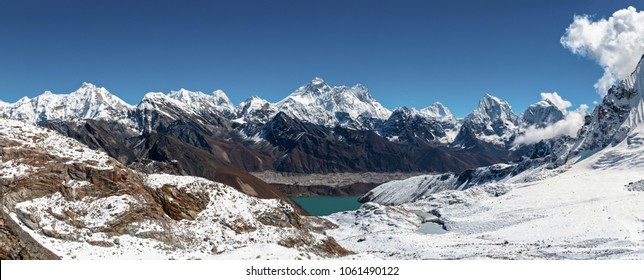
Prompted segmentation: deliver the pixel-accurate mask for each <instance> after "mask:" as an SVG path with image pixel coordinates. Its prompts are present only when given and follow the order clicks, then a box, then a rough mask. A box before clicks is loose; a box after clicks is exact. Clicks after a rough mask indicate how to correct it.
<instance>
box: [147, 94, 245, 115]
mask: <svg viewBox="0 0 644 280" xmlns="http://www.w3.org/2000/svg"><path fill="white" fill-rule="evenodd" d="M164 99H167V100H164ZM158 103H165V104H168V103H173V104H174V105H175V106H177V107H180V108H183V109H185V110H188V111H192V112H194V113H198V114H220V115H222V116H224V117H227V118H232V117H234V116H235V115H236V112H237V111H236V108H235V106H234V105H233V104H232V103H231V102H230V100H229V99H228V96H226V94H225V93H224V92H223V91H221V90H216V91H214V92H213V93H212V94H211V95H207V94H205V93H203V92H200V91H189V90H186V89H180V90H178V91H170V92H169V93H167V94H163V93H159V92H150V93H148V94H146V95H145V96H144V97H143V99H142V100H141V103H140V105H139V106H138V107H139V108H148V109H149V108H155V107H156V105H155V104H158Z"/></svg>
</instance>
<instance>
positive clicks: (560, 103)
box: [541, 92, 572, 111]
mask: <svg viewBox="0 0 644 280" xmlns="http://www.w3.org/2000/svg"><path fill="white" fill-rule="evenodd" d="M541 100H550V102H552V104H555V106H557V108H559V110H561V111H566V109H568V107H570V106H572V103H571V102H570V101H568V100H564V99H563V98H561V96H559V94H557V93H556V92H553V93H549V92H542V93H541Z"/></svg>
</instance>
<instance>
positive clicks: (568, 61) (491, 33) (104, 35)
mask: <svg viewBox="0 0 644 280" xmlns="http://www.w3.org/2000/svg"><path fill="white" fill-rule="evenodd" d="M632 2H633V1H620V0H617V1H603V0H596V1H581V0H567V1H556V0H541V1H511V0H504V1H501V0H498V1H495V0H489V1H378V0H360V1H348V0H344V1H329V0H327V1H317V0H309V1H284V0H274V1H259V0H258V1H249V0H240V1H226V2H224V1H221V2H219V1H167V0H154V1H134V0H129V1H121V0H117V1H98V0H97V1H73V0H57V1H45V0H42V1H37V0H2V1H0V99H2V100H4V101H7V102H15V101H16V100H18V99H19V98H20V97H22V96H29V97H33V96H36V95H39V94H41V93H42V92H43V91H45V90H51V91H53V92H55V93H68V92H71V91H74V90H75V89H77V88H78V87H79V86H80V84H81V83H82V82H84V81H87V82H92V83H94V84H96V85H98V86H103V87H106V88H107V89H108V90H110V91H111V92H112V93H114V94H116V95H118V96H119V97H121V98H123V99H124V100H125V101H127V102H128V103H131V104H136V103H138V101H139V100H140V99H141V97H142V96H143V95H144V94H145V93H146V92H149V91H163V92H167V91H169V90H174V89H179V88H182V87H183V88H187V89H190V90H200V91H204V92H207V93H210V92H212V91H213V90H215V89H222V90H224V91H225V92H226V93H227V94H228V96H229V97H230V98H231V100H232V101H233V103H235V104H237V103H238V102H240V101H242V100H244V99H246V98H247V97H249V96H251V95H259V96H261V97H263V98H265V99H268V100H269V101H273V102H275V101H278V100H280V99H282V98H283V97H285V96H286V95H288V94H289V93H290V92H292V91H293V90H295V89H296V88H297V87H299V86H300V85H302V84H305V83H307V82H308V81H310V80H311V79H313V78H314V77H316V76H319V77H322V78H324V79H325V80H326V81H327V82H328V83H329V84H331V85H343V84H346V85H351V84H355V83H362V84H364V85H366V86H367V87H368V88H369V89H370V91H371V93H372V95H373V96H374V97H375V98H376V99H378V100H379V101H380V102H381V103H382V104H383V105H384V106H385V107H388V108H390V109H393V108H395V107H398V106H403V105H406V106H409V107H417V108H420V107H424V106H427V105H430V104H431V103H433V102H434V101H437V100H439V101H441V102H442V103H444V104H446V105H447V106H448V107H450V108H451V109H452V111H453V112H454V113H455V114H456V115H457V116H464V115H466V114H467V113H469V112H470V111H471V110H472V109H474V108H475V107H476V105H477V102H478V99H479V98H480V97H481V96H483V94H484V93H486V92H487V93H491V94H493V95H496V96H499V97H501V98H503V99H506V100H508V101H509V102H510V104H511V105H512V106H513V107H514V110H515V112H517V113H519V112H521V111H523V110H524V109H525V107H526V106H528V105H529V104H531V103H534V102H536V101H538V100H539V93H540V92H551V91H557V92H558V93H559V94H560V95H562V96H563V97H564V98H566V99H569V100H571V101H572V102H573V103H574V104H575V105H579V104H580V103H587V104H589V105H592V102H593V101H596V100H599V99H600V98H599V96H598V95H597V94H596V93H595V90H594V88H593V84H594V83H595V81H596V80H597V79H598V78H599V77H600V76H601V75H602V73H603V71H602V69H601V68H600V67H599V66H597V65H596V64H595V63H593V62H592V61H589V60H586V59H583V58H580V57H578V56H575V55H573V54H572V53H570V51H569V50H566V49H564V48H563V47H562V46H561V44H560V43H559V38H560V37H561V36H562V35H563V34H564V32H565V29H566V27H568V25H569V24H570V23H571V22H572V20H573V16H574V15H575V14H591V15H595V17H596V18H601V17H608V16H610V15H611V14H612V13H613V12H614V11H616V10H618V9H621V8H626V7H628V6H629V5H634V4H635V3H632ZM637 8H640V7H637Z"/></svg>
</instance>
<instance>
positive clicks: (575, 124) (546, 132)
mask: <svg viewBox="0 0 644 280" xmlns="http://www.w3.org/2000/svg"><path fill="white" fill-rule="evenodd" d="M541 100H542V101H544V100H550V101H551V102H552V103H553V104H554V105H555V106H557V108H559V110H561V111H562V112H563V113H564V118H563V119H562V120H560V121H558V122H556V123H553V124H551V125H549V126H546V127H543V128H538V127H537V126H536V125H532V126H529V127H526V128H523V129H522V134H520V135H519V136H517V138H516V139H515V140H514V145H529V144H534V143H537V142H539V141H541V140H546V139H551V138H555V137H559V136H563V135H567V136H571V137H575V136H577V132H578V131H579V129H580V128H581V127H582V126H583V125H584V117H585V116H586V115H587V113H586V111H588V106H587V105H586V104H581V105H580V106H579V108H577V110H575V111H567V110H566V109H567V108H568V107H570V106H572V103H571V102H570V101H568V100H565V99H563V98H561V96H559V94H557V93H556V92H553V93H547V92H543V93H541Z"/></svg>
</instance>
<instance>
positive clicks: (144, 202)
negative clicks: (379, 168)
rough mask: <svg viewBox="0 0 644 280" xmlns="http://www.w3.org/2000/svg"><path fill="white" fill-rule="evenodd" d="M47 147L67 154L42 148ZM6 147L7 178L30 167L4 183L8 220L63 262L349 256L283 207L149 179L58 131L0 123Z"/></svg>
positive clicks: (223, 189)
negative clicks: (253, 251) (247, 253)
mask: <svg viewBox="0 0 644 280" xmlns="http://www.w3.org/2000/svg"><path fill="white" fill-rule="evenodd" d="M59 138H60V139H59ZM48 139H56V141H57V142H59V143H62V145H57V146H55V147H47V146H46V145H44V146H43V145H41V143H48V142H47V141H48ZM0 144H1V145H0V147H1V149H0V157H1V159H2V168H3V170H2V171H1V172H3V174H7V172H4V169H8V168H14V167H15V166H19V165H28V166H29V168H26V169H23V170H21V172H23V173H22V174H20V175H17V176H5V177H2V178H0V183H1V185H2V186H3V188H1V189H0V191H1V192H2V196H1V197H2V204H3V206H4V207H5V211H7V212H8V213H9V216H11V217H12V218H13V219H14V220H15V221H16V222H18V224H19V225H20V226H21V227H22V230H24V231H26V232H27V233H29V234H30V235H31V236H32V237H33V238H34V239H35V240H36V241H38V242H39V243H40V244H42V245H43V246H45V247H46V248H48V249H50V250H51V251H52V252H53V253H55V254H56V255H58V256H60V257H62V258H64V259H69V258H84V259H87V258H89V259H95V258H135V259H138V258H145V259H149V258H164V259H167V258H227V255H230V254H232V255H235V256H236V257H241V256H240V254H242V253H241V251H239V250H242V251H243V250H244V248H246V247H255V248H257V247H261V246H264V245H266V244H282V246H281V247H280V246H278V247H277V248H273V251H271V252H262V253H256V254H254V255H253V256H252V257H256V256H257V255H265V256H266V257H271V256H272V257H274V258H281V257H286V258H326V257H335V256H342V255H346V254H347V253H348V252H347V251H346V250H344V249H343V248H342V247H340V246H338V245H337V243H335V241H334V240H333V239H330V238H327V237H326V236H324V235H322V234H319V233H316V232H312V231H309V230H305V229H304V228H313V227H315V226H314V225H313V224H315V225H318V226H319V225H323V224H324V223H322V222H319V221H317V220H316V219H315V218H307V219H302V218H301V217H300V216H299V215H298V214H297V213H296V212H295V210H294V209H293V207H291V205H289V204H288V203H286V202H284V201H281V200H276V199H259V198H255V197H250V196H248V195H245V194H243V193H240V192H239V191H237V190H235V189H233V188H232V187H230V186H227V185H223V184H220V183H215V182H212V181H209V180H206V179H201V178H197V177H188V176H174V175H165V174H157V175H143V174H140V173H138V172H135V171H132V170H130V169H128V168H127V167H125V166H123V165H121V164H120V163H118V162H117V161H115V160H112V159H110V158H109V157H107V156H106V155H105V154H104V153H102V152H97V151H93V150H90V149H88V148H87V147H85V146H84V145H81V144H79V143H77V142H76V141H73V140H71V139H65V138H64V137H62V136H60V135H58V134H57V133H55V132H53V131H50V130H47V129H44V128H40V127H36V126H32V125H28V124H25V123H21V122H17V121H10V120H6V119H0ZM45 148H46V149H45ZM34 170H37V171H34ZM327 228H328V227H327V226H322V228H321V229H318V231H319V230H324V229H327ZM5 236H6V235H5ZM9 238H10V236H9ZM21 242H22V241H21ZM11 244H16V243H15V242H14V243H11ZM18 245H19V244H18ZM18 245H15V246H18ZM12 246H13V245H12ZM280 248H281V249H280ZM3 250H4V249H3ZM12 250H14V248H9V250H7V251H9V252H13V251H12ZM12 254H13V253H12ZM36 257H37V256H36ZM247 257H250V256H247Z"/></svg>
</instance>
